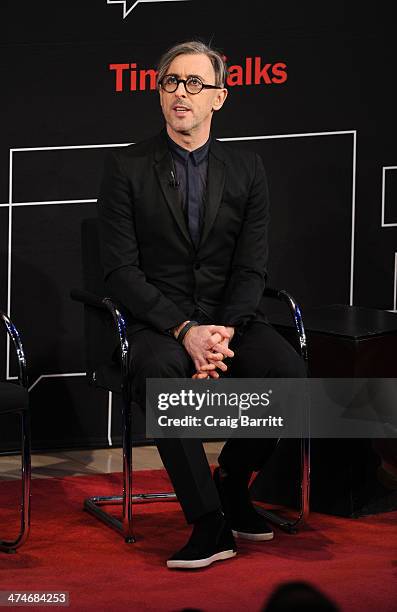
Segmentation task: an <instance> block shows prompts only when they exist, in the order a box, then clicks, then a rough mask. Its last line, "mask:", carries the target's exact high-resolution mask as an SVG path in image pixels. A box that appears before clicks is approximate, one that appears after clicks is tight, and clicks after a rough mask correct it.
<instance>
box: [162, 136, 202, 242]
mask: <svg viewBox="0 0 397 612" xmlns="http://www.w3.org/2000/svg"><path fill="white" fill-rule="evenodd" d="M168 143H169V147H170V149H171V154H172V158H173V160H174V166H175V168H174V169H175V173H176V177H175V178H176V180H177V182H178V183H179V185H178V189H179V191H180V194H181V204H182V207H183V210H184V212H185V217H186V223H187V225H188V228H189V232H190V236H191V239H192V242H193V244H194V245H195V247H196V248H197V246H198V244H199V241H200V235H201V229H202V224H203V219H204V200H205V196H206V191H207V172H208V152H209V148H210V139H208V140H207V142H206V143H205V144H204V145H202V146H201V147H199V148H198V149H195V150H194V151H188V150H187V149H184V148H182V147H180V146H179V145H178V144H176V142H174V141H173V140H172V139H171V138H170V137H168Z"/></svg>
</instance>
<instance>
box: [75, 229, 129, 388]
mask: <svg viewBox="0 0 397 612" xmlns="http://www.w3.org/2000/svg"><path fill="white" fill-rule="evenodd" d="M81 256H82V267H83V283H84V289H85V290H86V291H89V292H90V293H94V294H95V295H97V296H99V297H100V298H104V297H107V296H106V292H105V284H104V280H103V267H102V263H101V248H100V239H99V223H98V219H97V218H90V219H84V220H83V222H82V225H81ZM84 330H85V354H86V370H87V377H88V379H89V381H90V382H91V383H92V384H95V385H96V386H98V387H102V388H104V389H108V390H110V391H114V392H120V381H121V378H120V368H119V366H118V364H117V363H116V361H115V360H114V359H113V356H114V353H115V351H117V338H116V335H115V331H114V323H113V319H112V317H111V315H110V313H109V312H108V311H106V310H101V309H99V308H95V307H93V306H89V305H87V304H86V305H85V306H84Z"/></svg>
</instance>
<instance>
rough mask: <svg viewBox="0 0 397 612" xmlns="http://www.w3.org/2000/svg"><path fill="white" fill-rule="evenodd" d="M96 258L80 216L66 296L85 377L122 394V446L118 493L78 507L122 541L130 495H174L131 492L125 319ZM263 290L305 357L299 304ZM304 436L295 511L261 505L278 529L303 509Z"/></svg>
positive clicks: (89, 223)
mask: <svg viewBox="0 0 397 612" xmlns="http://www.w3.org/2000/svg"><path fill="white" fill-rule="evenodd" d="M100 262H101V259H100V243H99V232H98V221H97V219H86V220H84V221H83V223H82V264H83V283H84V289H83V290H80V289H74V290H72V292H71V297H72V299H74V300H76V301H78V302H80V303H82V304H83V305H84V328H85V348H86V363H87V379H88V382H89V383H90V384H91V385H93V386H96V387H99V388H102V389H105V390H108V391H112V392H113V393H121V394H122V400H123V401H122V448H123V494H122V495H121V496H110V497H109V496H94V497H90V498H87V499H86V500H85V502H84V507H85V509H86V510H87V511H89V512H90V513H92V514H93V515H94V516H96V517H97V518H99V519H100V520H102V521H103V522H105V523H106V524H107V525H109V526H111V527H113V528H114V529H116V530H117V531H119V532H120V533H121V534H122V535H123V536H124V539H125V541H126V542H127V543H130V542H134V541H135V538H134V535H133V529H132V515H133V502H134V501H150V500H164V499H168V500H175V499H176V496H175V494H174V493H148V494H142V493H141V494H134V495H133V494H132V433H131V427H132V417H133V412H134V407H133V402H132V400H131V397H132V393H131V383H130V381H131V377H130V372H129V357H128V352H129V346H128V339H127V333H126V321H125V317H124V315H123V313H122V310H121V309H120V308H119V306H118V305H117V304H115V303H114V302H112V300H111V299H109V298H108V297H106V292H105V287H104V281H103V271H102V266H101V263H100ZM265 296H266V297H270V298H273V299H277V300H281V301H283V302H285V303H286V304H287V305H288V307H289V309H290V311H291V313H292V315H293V318H294V322H295V327H296V333H297V338H298V351H299V352H300V354H301V355H302V357H303V358H304V359H305V361H306V360H307V348H306V336H305V331H304V327H303V322H302V317H301V313H300V309H299V307H298V305H297V304H296V302H295V300H294V299H293V298H292V297H291V296H290V295H289V294H288V293H287V292H286V291H279V290H275V289H270V288H268V289H266V290H265ZM115 334H116V335H117V337H118V343H119V351H120V363H121V366H118V365H117V364H116V363H114V362H112V361H110V360H109V355H111V353H112V347H113V346H114V335H115ZM309 483H310V441H309V440H308V439H302V441H301V482H300V489H301V503H300V509H299V513H298V517H297V518H296V519H293V520H288V519H286V518H283V517H280V516H278V515H276V514H275V513H273V512H270V511H263V510H262V509H260V511H261V512H262V513H264V514H265V515H266V516H267V518H268V519H269V520H271V521H272V522H274V523H276V524H277V525H278V526H279V527H280V528H281V529H284V530H286V531H289V532H291V533H292V532H295V531H297V529H298V527H300V526H301V525H302V524H303V523H304V522H305V520H306V519H307V516H308V514H309ZM106 504H119V505H122V508H123V510H122V519H121V520H119V519H116V518H115V517H114V516H112V515H110V514H109V513H107V512H106V511H105V510H103V509H102V506H104V505H106Z"/></svg>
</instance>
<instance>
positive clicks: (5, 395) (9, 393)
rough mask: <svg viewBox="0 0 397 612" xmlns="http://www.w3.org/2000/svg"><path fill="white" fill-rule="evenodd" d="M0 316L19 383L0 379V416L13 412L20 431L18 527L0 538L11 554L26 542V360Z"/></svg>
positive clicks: (13, 332)
mask: <svg viewBox="0 0 397 612" xmlns="http://www.w3.org/2000/svg"><path fill="white" fill-rule="evenodd" d="M0 318H1V320H2V321H3V322H4V324H5V326H6V330H7V333H8V335H9V337H10V338H11V340H12V342H13V344H14V347H15V350H16V354H17V360H18V365H19V377H18V378H19V385H16V384H13V383H11V382H0V416H3V415H5V414H16V415H19V416H20V419H21V432H22V438H21V442H22V445H21V446H22V448H21V462H22V492H21V502H20V530H19V534H18V536H17V537H16V538H15V540H13V541H9V540H0V550H1V551H4V552H8V553H13V552H15V551H16V549H17V548H19V547H20V546H22V544H23V543H24V542H26V540H27V537H28V535H29V530H30V482H31V467H30V413H29V394H28V378H27V373H26V359H25V354H24V351H23V346H22V342H21V339H20V337H19V333H18V330H17V329H16V327H15V325H14V324H13V323H12V321H11V320H10V319H9V318H8V317H7V315H6V314H4V312H1V311H0Z"/></svg>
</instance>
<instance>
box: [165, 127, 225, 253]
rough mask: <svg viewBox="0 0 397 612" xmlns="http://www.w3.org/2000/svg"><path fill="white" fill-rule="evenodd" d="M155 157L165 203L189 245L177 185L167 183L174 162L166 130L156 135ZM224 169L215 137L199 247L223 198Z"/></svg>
mask: <svg viewBox="0 0 397 612" xmlns="http://www.w3.org/2000/svg"><path fill="white" fill-rule="evenodd" d="M155 160H156V161H155V166H154V167H155V171H156V174H157V178H158V180H159V183H160V187H161V190H162V192H163V195H164V198H165V200H166V202H167V205H168V207H169V209H170V211H171V213H172V215H173V216H174V219H175V221H176V222H177V224H178V227H179V229H180V230H181V232H182V234H183V236H184V237H185V238H186V240H187V241H188V242H189V244H190V245H192V244H193V243H192V240H191V238H190V234H189V230H188V227H187V225H186V221H185V217H184V213H183V210H182V205H181V200H180V193H179V189H175V188H174V187H172V186H171V185H170V178H171V170H172V169H173V164H172V156H171V152H170V150H169V149H168V145H167V139H166V135H165V132H162V133H161V134H160V136H159V139H158V143H157V147H156V152H155ZM225 173H226V169H225V163H224V161H223V156H222V148H221V146H220V144H219V143H218V142H217V141H216V140H215V139H214V140H212V142H211V147H210V152H209V156H208V179H207V198H206V203H205V214H204V223H203V228H202V232H201V239H200V243H199V248H200V247H201V245H203V244H204V241H205V240H206V239H207V237H208V235H209V233H210V231H211V228H212V226H213V224H214V221H215V218H216V215H217V212H218V209H219V205H220V203H221V201H222V194H223V188H224V185H225Z"/></svg>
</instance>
